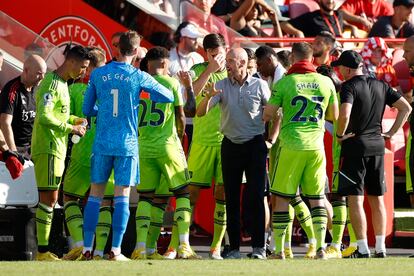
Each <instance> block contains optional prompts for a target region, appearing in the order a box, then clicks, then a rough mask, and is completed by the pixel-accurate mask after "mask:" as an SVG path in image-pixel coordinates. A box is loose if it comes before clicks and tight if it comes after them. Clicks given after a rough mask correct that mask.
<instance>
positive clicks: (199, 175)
mask: <svg viewBox="0 0 414 276" xmlns="http://www.w3.org/2000/svg"><path fill="white" fill-rule="evenodd" d="M188 170H189V171H190V177H191V179H190V182H191V185H195V186H200V187H202V188H209V187H211V181H212V180H213V178H214V180H215V182H216V185H223V176H222V172H221V147H217V146H215V147H211V146H202V145H199V144H196V143H192V144H191V149H190V154H189V156H188Z"/></svg>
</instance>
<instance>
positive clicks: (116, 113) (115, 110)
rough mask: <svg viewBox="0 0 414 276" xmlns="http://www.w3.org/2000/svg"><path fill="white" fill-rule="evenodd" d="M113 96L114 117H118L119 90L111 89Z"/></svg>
mask: <svg viewBox="0 0 414 276" xmlns="http://www.w3.org/2000/svg"><path fill="white" fill-rule="evenodd" d="M111 94H112V95H113V98H114V105H113V109H112V116H114V117H118V89H111Z"/></svg>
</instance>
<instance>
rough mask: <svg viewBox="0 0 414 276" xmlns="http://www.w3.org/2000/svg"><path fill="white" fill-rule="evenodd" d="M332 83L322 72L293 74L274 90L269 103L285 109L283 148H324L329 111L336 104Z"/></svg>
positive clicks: (281, 137)
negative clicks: (326, 116)
mask: <svg viewBox="0 0 414 276" xmlns="http://www.w3.org/2000/svg"><path fill="white" fill-rule="evenodd" d="M336 102H337V98H336V96H335V87H334V85H333V83H332V81H331V80H330V79H329V78H328V77H325V76H322V75H320V74H318V73H308V74H290V75H287V76H285V77H283V78H282V79H281V80H279V81H278V82H277V83H276V84H275V85H274V86H273V89H272V96H271V98H270V100H269V104H273V105H279V106H281V107H282V110H283V120H282V126H281V130H280V141H281V146H282V147H286V148H289V149H292V150H320V149H323V148H324V144H323V136H324V132H325V112H326V109H327V107H328V105H329V104H330V103H332V104H333V103H336Z"/></svg>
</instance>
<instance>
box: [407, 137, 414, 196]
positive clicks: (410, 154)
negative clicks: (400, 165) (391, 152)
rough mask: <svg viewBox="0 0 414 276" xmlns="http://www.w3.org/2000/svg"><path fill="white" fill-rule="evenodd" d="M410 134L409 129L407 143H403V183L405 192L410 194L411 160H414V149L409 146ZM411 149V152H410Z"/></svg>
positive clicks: (411, 181) (413, 169)
mask: <svg viewBox="0 0 414 276" xmlns="http://www.w3.org/2000/svg"><path fill="white" fill-rule="evenodd" d="M411 143H412V136H411V131H410V133H409V135H408V139H407V143H406V144H405V168H406V169H405V185H406V190H407V194H412V193H413V192H414V191H413V179H412V175H413V172H414V167H413V163H414V162H413V161H414V149H412V148H411ZM412 150H413V152H411V151H412Z"/></svg>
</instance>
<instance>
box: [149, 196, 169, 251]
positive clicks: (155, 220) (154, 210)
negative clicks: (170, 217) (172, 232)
mask: <svg viewBox="0 0 414 276" xmlns="http://www.w3.org/2000/svg"><path fill="white" fill-rule="evenodd" d="M166 205H167V204H158V203H157V204H153V205H152V207H151V222H150V226H149V229H148V237H147V248H151V249H156V248H157V241H158V237H159V236H160V232H161V227H162V223H163V220H164V212H165V207H166Z"/></svg>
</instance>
